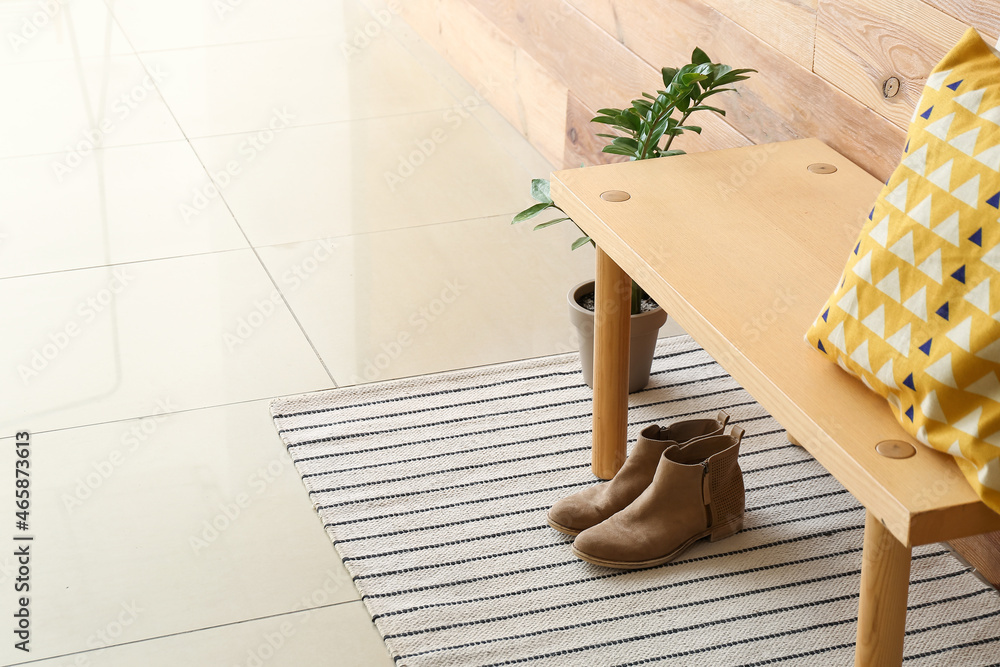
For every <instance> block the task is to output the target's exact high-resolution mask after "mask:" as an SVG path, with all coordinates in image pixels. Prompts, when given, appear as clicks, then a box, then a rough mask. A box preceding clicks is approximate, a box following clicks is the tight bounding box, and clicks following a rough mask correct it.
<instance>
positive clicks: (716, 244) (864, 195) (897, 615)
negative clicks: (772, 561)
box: [552, 139, 1000, 667]
mask: <svg viewBox="0 0 1000 667" xmlns="http://www.w3.org/2000/svg"><path fill="white" fill-rule="evenodd" d="M810 165H813V167H812V170H810ZM822 165H827V167H824V166H822ZM829 165H832V166H833V167H835V168H836V171H835V172H833V173H824V172H828V171H830V169H829V168H828V166H829ZM881 186H882V184H881V183H880V182H879V181H878V180H877V179H875V178H874V177H872V176H870V175H869V174H867V173H866V172H864V171H863V170H862V169H860V168H859V167H857V166H856V165H854V164H853V163H851V162H850V161H849V160H847V159H846V158H844V157H842V156H841V155H840V154H838V153H837V152H835V151H834V150H832V149H831V148H829V147H827V146H826V145H825V144H823V143H822V142H820V141H818V140H815V139H803V140H797V141H790V142H784V143H778V144H766V145H760V146H750V147H745V148H735V149H731V150H723V151H715V152H710V153H699V154H694V155H686V156H678V157H671V158H669V159H659V160H646V161H641V162H629V163H623V164H613V165H604V166H596V167H588V168H586V169H569V170H564V171H558V172H555V173H554V174H553V175H552V196H553V198H554V200H555V201H556V203H557V204H558V205H559V206H560V207H562V209H563V210H565V211H566V213H567V215H569V216H570V217H572V218H573V220H574V221H575V222H576V223H577V224H578V225H579V226H580V227H581V228H582V229H583V230H585V231H586V232H587V233H588V234H589V235H590V236H591V238H593V239H594V241H595V242H596V243H597V246H598V251H597V310H596V316H597V328H596V332H595V333H596V341H595V366H594V435H593V469H594V473H595V474H596V475H597V476H598V477H601V478H604V479H608V478H610V477H612V476H613V475H614V474H615V472H617V470H618V468H619V467H620V466H621V464H622V462H623V461H624V459H625V441H626V429H627V404H628V395H627V369H628V364H627V360H628V340H629V337H628V329H629V297H628V293H629V290H628V287H629V284H630V282H629V276H631V277H633V278H635V280H636V281H637V282H638V283H639V284H640V285H642V286H643V288H644V289H645V290H646V291H647V292H649V293H650V294H651V295H652V296H653V297H654V298H655V299H656V300H657V302H658V303H659V304H660V305H661V306H663V307H664V308H665V309H666V311H667V312H668V313H669V314H670V316H671V317H673V318H674V319H675V320H676V321H677V322H678V323H679V324H680V325H681V326H682V327H683V328H684V329H685V330H686V331H687V332H688V333H689V334H691V336H692V337H694V339H695V340H697V341H698V343H699V344H701V345H702V346H703V347H704V348H705V350H707V351H708V352H709V353H710V354H711V355H712V356H713V357H714V358H715V359H716V360H717V361H718V362H719V363H720V364H721V365H722V367H723V368H725V369H726V371H728V372H729V373H730V374H731V375H732V376H733V377H734V378H735V379H736V380H737V381H738V382H740V383H741V384H742V385H743V387H744V388H746V390H747V391H749V392H750V394H752V395H753V396H754V398H756V399H757V400H758V401H759V402H760V403H761V405H763V406H764V407H765V408H766V409H767V410H768V411H770V413H771V414H772V415H773V416H774V417H775V419H777V420H778V421H779V422H780V423H781V424H782V425H783V426H784V427H785V428H786V429H787V430H788V431H789V432H790V433H792V434H794V435H795V438H796V439H797V441H798V443H799V444H801V445H802V446H803V447H805V448H806V449H807V450H808V451H809V452H810V453H811V454H812V455H813V456H814V457H815V458H816V459H817V460H818V461H819V462H820V463H821V464H822V465H823V466H824V467H825V468H826V469H827V470H828V471H829V472H830V473H832V474H833V475H834V476H835V477H836V478H837V479H838V480H839V481H840V483H841V484H843V485H844V487H846V488H847V490H848V491H849V492H850V493H851V494H853V495H854V497H855V498H856V499H857V500H858V501H859V502H860V503H861V504H862V505H864V506H865V508H866V512H867V516H866V522H865V537H864V550H863V564H862V573H861V598H860V605H859V606H860V608H859V617H858V618H859V620H858V634H857V646H856V652H855V664H856V665H863V666H864V667H870V666H872V665H898V664H900V662H901V660H902V655H903V636H904V625H905V619H906V600H907V591H908V584H909V571H910V558H911V549H912V547H914V546H917V545H921V544H927V543H931V542H940V541H944V540H950V539H954V538H960V537H966V536H970V535H976V534H980V533H985V532H988V531H993V530H997V529H998V528H1000V516H998V515H997V514H996V513H994V512H992V511H991V510H990V509H989V508H988V507H986V506H985V505H984V504H983V503H982V502H981V501H980V500H979V498H978V497H977V496H976V494H975V493H974V492H973V491H972V489H971V487H970V486H969V485H968V484H967V483H966V481H965V478H964V477H963V476H962V474H961V473H960V471H959V469H958V467H957V466H956V465H955V463H954V461H953V460H952V459H951V457H950V456H947V455H944V454H941V453H939V452H936V451H933V450H931V449H929V448H926V447H924V446H922V445H920V444H919V443H917V442H916V441H915V440H914V439H912V438H911V437H910V436H909V435H907V434H906V432H905V431H904V430H903V429H902V427H901V426H900V425H899V424H898V423H897V422H896V420H895V418H894V416H893V415H892V413H891V412H890V409H889V407H888V405H887V403H886V401H885V400H884V399H882V398H881V397H879V396H877V395H876V394H874V393H873V392H871V391H868V390H867V389H866V388H865V387H864V386H863V385H862V384H861V382H859V381H858V380H856V379H854V378H852V377H850V376H848V375H847V373H845V372H843V371H842V370H841V369H839V368H837V367H836V366H834V365H833V364H831V363H829V362H828V361H827V360H825V359H824V358H823V356H822V354H820V353H818V352H816V351H815V350H813V349H811V347H810V346H809V345H808V344H807V343H806V342H805V341H804V340H803V336H804V334H805V332H806V330H807V329H808V328H809V326H810V325H811V324H812V322H813V320H814V319H815V318H816V316H817V314H818V312H819V310H820V308H821V307H822V305H823V304H824V303H825V302H826V299H827V298H828V297H829V296H830V294H831V293H832V291H833V289H834V287H835V286H836V284H837V283H838V281H839V279H840V274H841V271H842V270H843V267H844V264H845V263H846V261H847V257H848V253H849V252H850V251H851V248H852V247H853V245H854V241H855V239H856V237H857V234H858V232H859V231H860V229H861V227H862V224H863V223H864V222H865V221H866V220H867V216H868V212H869V211H870V210H871V207H872V204H873V202H874V201H875V198H876V196H877V195H878V192H879V190H880V188H881ZM622 193H625V194H622ZM602 195H603V198H602ZM626 195H627V196H628V198H627V199H626ZM622 199H624V201H621V200H622ZM886 441H897V443H896V444H895V445H892V444H889V445H883V446H882V447H881V448H880V449H882V450H883V451H888V453H892V452H903V453H906V450H907V449H908V448H909V445H913V446H914V447H915V454H914V455H912V456H910V457H909V458H888V457H886V456H885V455H883V454H880V453H879V451H876V446H877V445H878V444H879V443H884V442H886Z"/></svg>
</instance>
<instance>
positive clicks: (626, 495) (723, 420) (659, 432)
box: [548, 411, 729, 535]
mask: <svg viewBox="0 0 1000 667" xmlns="http://www.w3.org/2000/svg"><path fill="white" fill-rule="evenodd" d="M727 423H729V415H728V414H726V413H725V412H721V411H720V412H719V414H717V415H716V416H715V417H714V418H712V419H687V420H684V421H679V422H675V423H673V424H671V425H670V426H667V427H664V428H661V427H659V426H657V425H656V424H653V425H651V426H647V427H646V428H644V429H643V430H642V433H641V434H639V440H638V442H636V443H635V447H634V448H633V449H632V454H631V455H629V457H628V458H627V459H625V463H624V465H622V467H621V470H619V471H618V474H616V475H615V476H614V478H612V479H611V481H609V482H605V483H602V484H596V485H594V486H591V487H589V488H586V489H584V490H583V491H578V492H577V493H574V494H573V495H571V496H568V497H566V498H563V499H561V500H559V501H558V502H556V504H555V505H553V506H552V508H551V509H550V510H549V514H548V522H549V525H550V526H552V527H553V528H555V529H556V530H558V531H559V532H561V533H566V534H567V535H577V534H579V533H580V531H582V530H586V529H587V528H590V527H591V526H596V525H597V524H599V523H600V522H602V521H604V520H605V519H607V518H608V517H610V516H611V515H612V514H614V513H615V512H619V511H621V510H623V509H625V508H626V507H628V506H629V504H631V503H632V501H633V500H635V499H636V498H638V497H639V494H640V493H642V492H643V490H644V489H645V488H646V487H647V486H649V483H650V482H651V481H653V474H654V473H655V472H656V465H657V463H658V461H659V460H660V455H661V454H663V451H664V450H665V449H667V447H670V446H681V447H683V446H687V445H688V444H689V443H692V442H694V441H697V440H698V439H699V438H704V437H706V436H710V435H717V434H720V433H722V432H723V430H724V429H725V428H726V424H727Z"/></svg>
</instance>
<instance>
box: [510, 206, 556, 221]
mask: <svg viewBox="0 0 1000 667" xmlns="http://www.w3.org/2000/svg"><path fill="white" fill-rule="evenodd" d="M555 207H556V205H555V204H552V203H550V202H542V203H541V204H535V205H534V206H529V207H528V208H526V209H524V210H523V211H521V212H520V213H518V214H517V215H515V216H514V219H513V220H511V221H510V224H512V225H514V224H517V223H519V222H523V221H525V220H530V219H531V218H534V217H535V216H536V215H538V214H539V213H541V212H542V211H544V210H545V209H547V208H555Z"/></svg>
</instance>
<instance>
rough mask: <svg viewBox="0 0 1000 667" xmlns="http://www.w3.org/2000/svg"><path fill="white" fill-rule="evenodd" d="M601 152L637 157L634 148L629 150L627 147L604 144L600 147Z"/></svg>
mask: <svg viewBox="0 0 1000 667" xmlns="http://www.w3.org/2000/svg"><path fill="white" fill-rule="evenodd" d="M601 152H602V153H611V154H612V155H627V156H628V157H638V155H636V154H635V151H634V150H629V149H627V148H622V147H621V146H614V145H611V146H605V147H604V148H603V149H601Z"/></svg>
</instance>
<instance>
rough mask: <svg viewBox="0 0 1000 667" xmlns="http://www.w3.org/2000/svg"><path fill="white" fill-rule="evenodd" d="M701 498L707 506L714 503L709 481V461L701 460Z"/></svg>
mask: <svg viewBox="0 0 1000 667" xmlns="http://www.w3.org/2000/svg"><path fill="white" fill-rule="evenodd" d="M701 498H702V500H703V501H704V502H705V506H706V507H707V506H709V505H711V504H712V492H711V487H710V485H709V483H708V461H702V462H701Z"/></svg>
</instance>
